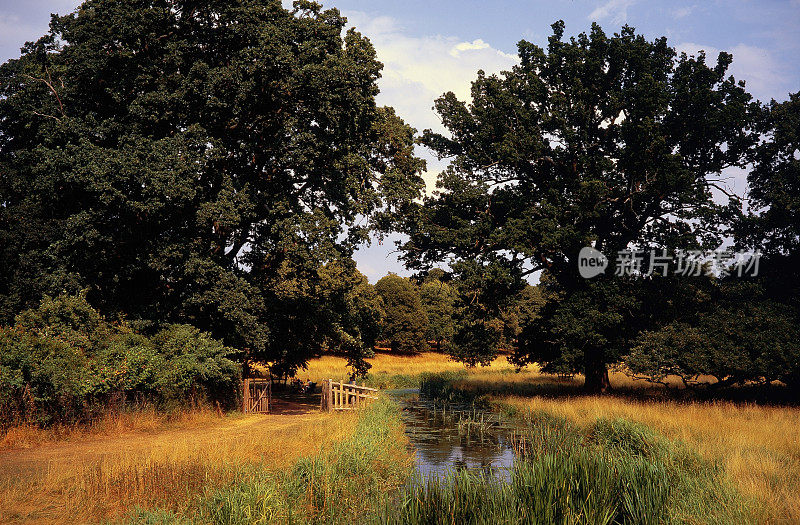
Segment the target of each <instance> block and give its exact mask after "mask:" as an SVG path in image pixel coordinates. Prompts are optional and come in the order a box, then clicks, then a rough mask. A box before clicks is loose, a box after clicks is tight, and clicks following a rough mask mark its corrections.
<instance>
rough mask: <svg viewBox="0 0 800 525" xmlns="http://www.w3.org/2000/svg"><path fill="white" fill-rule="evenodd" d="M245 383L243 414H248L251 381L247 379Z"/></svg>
mask: <svg viewBox="0 0 800 525" xmlns="http://www.w3.org/2000/svg"><path fill="white" fill-rule="evenodd" d="M243 383H244V395H243V396H242V412H244V413H245V414H247V412H248V410H249V408H250V380H249V379H245V380H244V381H243Z"/></svg>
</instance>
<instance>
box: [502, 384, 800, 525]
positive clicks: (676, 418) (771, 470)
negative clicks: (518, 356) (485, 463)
mask: <svg viewBox="0 0 800 525" xmlns="http://www.w3.org/2000/svg"><path fill="white" fill-rule="evenodd" d="M500 400H501V401H502V402H503V403H506V404H509V405H512V406H515V407H517V408H520V409H523V410H544V411H546V412H549V413H552V414H556V415H560V416H564V417H566V418H568V419H570V420H572V421H575V422H577V423H579V424H590V423H592V422H594V421H595V420H596V419H597V418H601V417H604V418H625V419H629V420H632V421H637V422H640V423H643V424H646V425H648V426H650V427H652V428H655V429H657V430H659V431H660V432H662V433H663V434H665V435H666V436H668V437H670V438H673V439H679V440H681V441H683V442H684V443H687V444H689V445H691V446H693V447H694V448H695V449H696V450H697V451H698V452H699V453H700V455H701V456H703V457H705V458H707V459H710V460H713V461H718V462H721V463H722V465H724V467H725V473H726V475H727V476H728V478H729V479H730V480H731V481H732V482H733V483H734V485H735V486H736V487H738V488H739V490H740V491H741V492H742V493H743V494H745V495H748V496H752V497H754V498H755V499H756V500H757V501H758V502H759V503H760V504H761V508H760V509H758V511H759V517H760V518H761V519H762V520H763V521H781V522H786V523H800V409H798V408H788V407H764V406H756V405H746V404H735V403H730V402H691V403H677V402H668V401H633V400H628V399H623V398H616V397H597V396H586V397H572V398H544V397H532V398H531V397H519V396H508V397H503V398H501V399H500Z"/></svg>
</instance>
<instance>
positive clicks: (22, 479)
mask: <svg viewBox="0 0 800 525" xmlns="http://www.w3.org/2000/svg"><path fill="white" fill-rule="evenodd" d="M370 361H371V362H372V365H373V367H372V370H371V374H372V375H371V376H370V378H368V380H367V382H368V383H370V384H372V385H374V386H381V387H384V388H385V387H403V386H413V384H415V383H417V384H418V382H419V379H420V375H421V374H423V373H424V372H445V373H448V374H450V375H451V377H452V378H454V381H455V383H454V384H455V385H456V387H457V388H459V389H462V390H464V391H472V392H474V393H477V394H479V395H483V396H484V399H486V400H488V401H489V402H490V403H492V404H495V405H496V406H497V407H498V408H500V409H506V408H514V409H516V410H519V411H530V412H536V411H540V412H547V413H549V414H553V415H556V416H559V417H564V418H567V419H570V420H572V421H574V422H576V423H578V424H579V425H591V424H592V423H593V422H595V421H597V420H598V419H599V418H624V419H627V420H631V421H635V422H638V423H641V424H644V425H647V426H649V427H651V428H653V429H654V430H656V431H658V432H659V433H661V434H663V435H665V436H667V437H668V438H670V439H673V440H678V441H681V442H683V443H685V444H687V445H689V446H690V447H692V448H693V449H694V450H696V451H697V452H698V453H699V454H700V455H701V456H702V457H703V458H706V459H708V460H711V461H713V462H715V463H717V464H719V465H721V466H722V467H723V468H724V473H725V476H726V478H727V479H728V480H729V481H730V482H731V483H732V484H733V485H734V486H735V487H736V489H737V490H738V491H739V493H740V494H742V495H743V496H746V497H748V498H752V499H753V500H755V501H756V502H757V505H756V506H755V507H754V513H755V514H754V515H755V518H756V521H759V522H786V523H800V475H798V472H800V408H797V407H795V406H788V405H784V406H762V405H757V404H753V403H733V402H724V401H714V402H703V401H699V400H691V399H680V400H676V399H672V398H670V397H669V396H667V395H664V393H663V391H659V390H658V389H655V390H651V389H648V388H647V386H646V384H643V383H642V382H639V381H633V380H631V379H630V378H628V377H627V376H625V375H624V374H620V373H614V374H612V384H613V385H614V386H615V387H616V391H617V393H616V394H615V395H613V396H603V397H600V396H587V395H584V394H582V393H581V390H580V378H573V379H557V378H554V377H552V376H547V375H544V374H541V373H540V372H539V371H538V370H537V369H536V368H530V369H528V370H523V371H521V372H517V371H515V369H514V367H513V366H511V365H509V364H508V363H507V362H506V361H505V359H504V358H500V359H498V360H497V361H495V362H494V363H492V365H491V366H489V367H485V368H481V367H478V368H473V369H467V368H465V367H464V366H463V365H461V364H459V363H455V362H452V361H450V360H449V359H448V358H447V356H444V355H441V354H434V353H429V354H424V355H420V356H393V355H386V354H379V355H378V356H376V358H374V359H372V360H370ZM347 374H348V371H347V369H346V366H345V361H344V359H340V358H336V357H331V356H326V357H323V358H321V359H317V360H315V361H313V362H312V363H310V366H309V368H308V369H307V370H305V371H303V372H301V373H300V374H299V377H300V378H301V379H307V378H308V379H311V380H312V381H318V380H321V379H325V378H333V379H341V378H344V377H346V376H347ZM275 408H276V410H275V412H276V413H274V414H271V415H266V416H264V415H247V416H245V415H242V414H240V413H236V412H234V413H231V414H228V415H224V416H221V415H220V414H218V413H217V411H216V410H193V411H188V412H186V413H183V414H178V415H177V416H174V415H173V416H171V417H169V418H166V417H165V416H163V415H161V414H157V413H153V412H150V413H134V414H122V415H118V416H112V417H110V418H108V419H107V420H105V421H103V422H101V423H100V424H98V425H96V426H95V427H93V428H91V429H88V430H86V429H80V428H72V429H64V430H61V431H57V429H56V430H53V429H51V430H50V431H48V432H42V431H39V430H32V429H30V428H17V429H13V430H12V431H11V432H7V433H6V435H4V436H3V435H0V523H6V522H11V523H37V522H62V523H75V522H98V521H101V520H104V519H110V520H114V519H117V518H120V517H122V516H125V515H126V513H128V512H130V511H131V509H133V508H135V507H141V508H160V509H167V510H177V511H179V510H180V509H181V508H187V507H186V505H187V500H192V498H194V499H197V498H199V497H200V496H201V495H202V494H208V493H209V491H210V492H213V491H214V490H217V489H219V488H223V487H228V486H230V485H231V484H232V483H234V482H235V481H236V480H237V479H239V478H238V476H239V474H240V473H241V472H243V471H246V470H247V469H250V468H253V467H255V468H260V469H266V470H268V471H279V470H284V471H285V470H286V468H287V467H288V466H291V465H293V464H295V463H296V462H297V461H298V459H299V458H301V457H309V456H313V455H315V454H318V453H319V452H320V451H321V450H322V449H323V448H324V447H326V446H328V445H331V444H336V443H341V442H342V441H343V440H347V439H350V437H352V436H353V435H354V433H355V427H356V422H357V416H356V415H354V414H324V413H320V412H319V410H318V409H317V406H316V405H314V404H309V403H306V404H304V405H303V404H292V403H285V402H281V401H280V399H279V398H278V399H276V405H275Z"/></svg>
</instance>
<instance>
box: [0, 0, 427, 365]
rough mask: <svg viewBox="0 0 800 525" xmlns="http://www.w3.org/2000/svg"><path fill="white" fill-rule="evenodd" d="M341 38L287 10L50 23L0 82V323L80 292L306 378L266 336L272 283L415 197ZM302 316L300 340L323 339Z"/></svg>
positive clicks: (367, 83)
mask: <svg viewBox="0 0 800 525" xmlns="http://www.w3.org/2000/svg"><path fill="white" fill-rule="evenodd" d="M345 25H346V21H345V19H344V17H342V16H341V15H340V13H339V12H338V11H337V10H335V9H328V10H324V9H323V8H322V7H321V6H320V4H318V3H316V2H310V1H306V0H301V1H298V2H296V3H295V4H294V7H292V8H289V9H287V8H284V7H283V5H282V3H281V2H280V1H278V0H265V1H262V2H253V1H250V0H233V1H229V2H216V1H208V0H205V1H200V2H185V1H182V0H158V1H153V2H138V1H135V0H124V1H118V0H86V1H85V2H84V3H83V4H82V5H81V6H80V7H79V8H78V9H77V10H75V12H73V13H71V14H68V15H65V16H54V17H53V19H52V21H51V24H50V31H49V32H48V34H47V35H45V36H43V37H42V38H40V39H39V40H37V41H36V42H33V43H29V44H27V45H26V46H25V47H24V48H23V50H22V54H21V56H20V57H19V58H17V59H13V60H9V61H8V62H6V63H5V64H3V65H2V66H0V172H2V173H3V176H2V178H0V202H2V203H3V205H2V206H0V251H1V252H2V253H1V255H0V312H2V314H0V323H2V324H6V325H7V324H9V323H11V322H12V319H13V317H14V315H15V314H17V313H19V312H20V311H22V310H24V309H26V308H30V307H33V306H35V305H37V304H38V303H39V302H40V300H41V299H42V297H43V296H45V295H47V294H50V295H58V294H61V293H64V292H72V293H74V292H77V291H78V290H81V289H84V288H86V289H88V295H87V298H88V299H89V301H90V303H91V304H93V305H94V306H96V307H97V308H98V309H99V311H101V312H103V313H104V314H106V315H109V316H116V315H117V314H122V315H124V316H125V317H126V318H127V319H130V320H131V322H132V323H135V324H136V325H137V326H143V327H147V329H148V330H151V329H153V330H154V329H158V328H160V327H162V326H163V325H165V324H170V323H189V324H192V325H194V326H197V327H198V328H200V329H201V330H203V331H207V332H209V333H211V334H212V335H213V336H214V337H216V338H219V339H221V340H223V341H224V342H225V343H226V344H227V345H230V346H233V347H236V348H240V349H243V350H247V351H248V352H249V355H251V356H253V357H256V358H258V359H260V360H264V361H271V362H278V361H280V362H283V361H285V362H286V363H287V368H289V369H293V368H296V367H297V366H299V365H302V364H303V363H305V362H306V360H307V359H308V358H309V354H307V353H305V354H304V353H303V352H305V351H310V349H313V348H318V346H317V345H311V346H297V347H295V346H292V345H291V344H289V343H288V342H287V341H286V340H285V339H284V335H285V330H283V331H282V329H283V328H285V326H286V325H288V324H291V323H293V322H295V319H294V317H293V316H294V315H295V314H296V312H297V311H298V309H302V308H303V305H302V304H300V301H293V296H292V294H291V293H288V294H287V290H286V289H285V288H284V285H285V284H286V281H287V280H288V281H289V282H304V281H308V280H311V281H313V280H314V279H315V278H316V272H317V271H318V270H319V269H320V268H321V267H323V266H324V265H325V264H327V263H329V262H331V261H336V260H346V259H347V258H348V257H349V256H350V255H351V254H352V252H353V250H354V248H355V246H357V245H358V244H360V243H361V242H363V241H364V240H365V239H367V237H368V232H369V230H370V228H372V227H373V226H375V227H380V228H384V229H387V228H390V227H391V225H392V223H393V221H394V219H393V217H395V216H399V215H402V214H403V213H404V212H403V210H404V207H405V206H407V203H408V202H410V200H412V199H414V198H416V197H417V196H418V195H419V191H420V189H421V188H422V187H423V186H424V183H423V181H422V179H421V177H420V176H419V173H420V171H421V170H422V169H423V168H424V162H423V161H421V160H420V159H417V158H416V157H415V156H414V154H413V147H414V143H413V135H414V130H413V129H412V128H410V127H408V126H407V125H405V124H404V123H403V122H402V120H401V119H400V118H399V117H398V116H397V115H396V114H395V113H394V111H393V110H392V109H391V108H382V107H378V106H377V105H376V103H375V95H376V94H377V92H378V88H377V84H376V82H377V80H378V78H379V76H380V70H381V67H382V66H381V64H380V62H378V61H377V60H376V58H375V50H374V49H373V47H372V45H371V44H370V43H369V41H368V40H367V39H366V38H364V37H363V36H361V35H360V34H359V33H358V32H356V31H355V30H353V29H350V30H346V29H345ZM313 286H314V285H313V283H312V287H313ZM303 320H304V321H306V322H308V323H312V324H311V325H305V326H303V327H302V330H303V331H305V332H307V333H310V334H311V335H312V336H314V335H315V334H325V335H319V336H318V337H315V338H314V341H315V343H316V342H319V341H320V340H321V339H323V338H324V337H326V336H327V335H328V334H330V333H331V331H334V330H335V328H332V327H331V326H328V325H324V324H323V325H320V326H318V325H316V324H313V323H325V322H328V321H329V319H328V318H327V317H325V316H312V317H309V318H304V319H303ZM153 327H155V328H153ZM273 328H275V329H276V331H273ZM345 332H347V329H346V330H345ZM348 333H349V332H348ZM350 335H351V336H352V334H350ZM351 346H352V345H351ZM287 348H289V349H290V350H288V352H289V354H291V355H287Z"/></svg>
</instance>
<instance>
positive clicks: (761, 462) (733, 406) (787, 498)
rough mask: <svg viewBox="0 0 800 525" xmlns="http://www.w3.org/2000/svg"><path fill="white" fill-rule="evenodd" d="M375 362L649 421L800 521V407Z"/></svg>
mask: <svg viewBox="0 0 800 525" xmlns="http://www.w3.org/2000/svg"><path fill="white" fill-rule="evenodd" d="M370 361H371V364H372V369H371V370H370V376H369V378H368V381H369V382H372V383H379V384H381V383H382V384H384V385H394V384H396V385H398V386H404V385H406V384H408V383H411V382H413V381H419V378H420V377H421V376H422V374H424V373H426V372H430V373H446V374H450V376H451V377H452V378H453V381H452V383H453V387H454V388H455V389H457V390H460V391H463V392H466V393H468V394H469V395H470V396H472V397H474V396H483V397H484V398H485V399H487V400H489V401H490V402H491V403H494V404H495V405H498V406H500V407H512V408H513V409H515V410H517V411H519V412H521V413H525V412H527V413H547V414H551V415H553V416H556V417H563V418H565V419H567V420H569V421H571V422H574V423H575V424H576V425H578V426H580V427H583V428H589V427H591V426H592V425H594V424H595V423H596V422H597V421H598V420H602V419H606V420H613V419H622V420H625V421H630V422H636V423H639V424H643V425H645V426H647V427H648V428H651V429H653V430H655V431H657V432H659V433H660V434H663V435H664V436H666V437H668V438H669V439H670V440H674V441H677V442H680V443H685V444H686V445H687V446H688V447H690V448H691V449H692V450H693V451H696V452H697V454H698V455H699V456H700V457H701V458H702V459H704V460H705V461H708V462H711V463H713V464H716V465H719V466H720V467H721V469H722V472H723V475H724V478H725V479H726V480H727V481H729V482H730V483H731V485H732V486H733V487H735V488H736V490H737V491H738V492H739V493H741V494H742V495H743V497H745V498H748V499H750V500H752V501H753V502H754V505H753V508H752V512H753V515H754V517H755V519H756V520H757V521H760V522H782V523H800V408H797V407H788V406H763V405H756V404H752V403H734V402H730V401H696V400H695V401H693V400H687V399H681V400H675V399H671V396H669V395H667V393H666V392H665V390H664V389H663V388H662V387H654V386H652V385H650V384H648V383H645V382H643V381H639V380H634V379H632V378H630V377H628V376H627V375H625V374H622V373H619V372H615V373H612V374H611V384H612V386H613V387H614V388H615V389H616V391H617V392H618V393H617V394H616V395H612V396H586V395H583V394H582V392H581V380H582V378H581V377H575V378H570V379H558V378H555V377H553V376H550V375H545V374H541V373H540V372H539V371H538V369H537V368H535V367H529V368H528V369H525V370H522V371H519V372H517V371H516V370H515V369H514V367H513V366H512V365H510V364H508V362H507V361H506V360H505V358H503V357H500V358H498V359H497V360H495V361H494V362H493V363H492V364H491V366H489V367H476V368H472V369H467V368H465V367H464V366H463V365H462V364H459V363H455V362H452V361H450V360H449V359H448V358H447V357H446V356H443V355H441V354H436V353H427V354H423V355H421V356H416V357H403V356H392V355H386V354H378V355H376V357H375V358H373V359H372V360H370ZM308 375H309V377H311V378H312V380H317V379H322V378H325V377H332V378H335V379H336V378H342V377H345V376H346V367H345V362H344V360H343V359H340V358H335V357H329V356H327V357H324V358H322V359H319V360H315V361H314V362H312V363H311V366H310V367H309V369H308ZM673 386H676V387H677V386H678V383H677V382H675V383H673Z"/></svg>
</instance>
